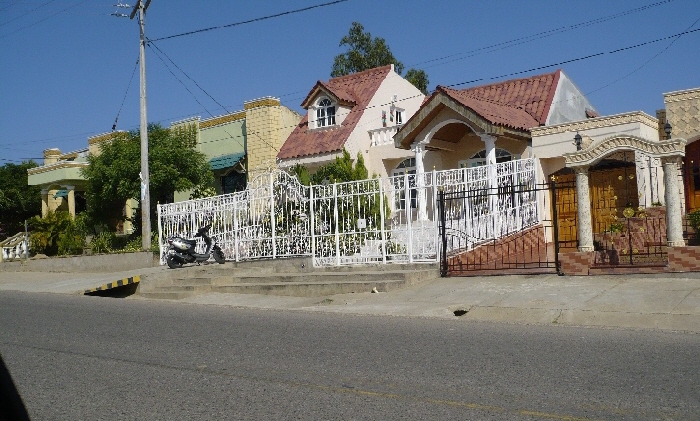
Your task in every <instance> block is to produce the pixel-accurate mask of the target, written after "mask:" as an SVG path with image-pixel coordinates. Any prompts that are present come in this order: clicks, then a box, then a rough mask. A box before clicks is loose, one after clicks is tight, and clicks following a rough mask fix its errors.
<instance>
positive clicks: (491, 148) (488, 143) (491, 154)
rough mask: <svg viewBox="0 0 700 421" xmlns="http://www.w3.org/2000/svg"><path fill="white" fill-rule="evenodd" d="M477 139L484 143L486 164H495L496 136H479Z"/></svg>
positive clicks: (483, 134)
mask: <svg viewBox="0 0 700 421" xmlns="http://www.w3.org/2000/svg"><path fill="white" fill-rule="evenodd" d="M479 137H480V138H481V140H483V141H484V146H485V149H486V164H487V165H490V164H495V163H496V136H492V135H490V134H485V133H482V134H479Z"/></svg>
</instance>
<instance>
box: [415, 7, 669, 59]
mask: <svg viewBox="0 0 700 421" xmlns="http://www.w3.org/2000/svg"><path fill="white" fill-rule="evenodd" d="M672 1H674V0H664V1H660V2H657V3H652V4H648V5H646V6H642V7H637V8H635V9H630V10H627V11H624V12H620V13H617V14H614V15H610V16H604V17H599V18H596V19H592V20H588V21H585V22H580V23H576V24H573V25H569V26H562V27H559V28H555V29H549V30H547V31H543V32H538V33H536V34H532V35H527V36H524V37H520V38H515V39H512V40H509V41H504V42H500V43H497V44H492V45H489V46H486V47H480V48H476V49H474V50H471V51H467V52H464V53H456V54H450V55H447V56H444V57H440V58H436V59H432V60H426V61H423V62H419V63H416V64H412V65H411V66H410V67H415V66H418V65H421V64H426V63H432V62H436V61H441V60H446V59H448V58H452V57H457V56H462V55H464V54H467V55H466V56H464V57H459V58H456V59H454V60H450V61H446V62H443V63H437V64H433V65H430V66H424V67H423V68H424V69H428V68H431V67H435V66H441V65H443V64H448V63H453V62H455V61H459V60H464V59H466V58H470V57H474V56H477V55H480V54H486V53H491V52H494V51H500V50H504V49H506V48H510V47H514V46H517V45H521V44H525V43H528V42H532V41H535V40H538V39H542V38H546V37H550V36H553V35H556V34H560V33H563V32H568V31H571V30H574V29H577V28H580V27H585V26H590V25H595V24H598V23H603V22H607V21H609V20H613V19H617V18H620V17H624V16H627V15H630V14H633V13H637V12H641V11H644V10H647V9H650V8H653V7H657V6H661V5H663V4H667V3H670V2H672ZM499 47H500V48H499Z"/></svg>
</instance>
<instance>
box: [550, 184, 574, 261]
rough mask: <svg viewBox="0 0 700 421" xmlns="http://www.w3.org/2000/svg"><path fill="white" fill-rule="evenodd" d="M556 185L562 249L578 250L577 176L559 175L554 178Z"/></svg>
mask: <svg viewBox="0 0 700 421" xmlns="http://www.w3.org/2000/svg"><path fill="white" fill-rule="evenodd" d="M553 181H554V182H555V183H556V203H555V206H556V207H557V209H556V210H557V221H556V223H557V233H558V234H557V239H558V240H559V247H561V248H576V247H577V240H578V232H577V231H576V229H577V228H576V220H577V216H578V208H577V203H576V176H575V175H574V174H558V175H555V176H554V180H553Z"/></svg>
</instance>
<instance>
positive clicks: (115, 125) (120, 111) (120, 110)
mask: <svg viewBox="0 0 700 421" xmlns="http://www.w3.org/2000/svg"><path fill="white" fill-rule="evenodd" d="M138 67H139V59H138V58H137V59H136V64H135V65H134V70H133V71H132V72H131V79H129V84H128V85H127V87H126V92H124V98H123V99H122V104H121V105H120V106H119V111H117V117H116V118H115V119H114V124H112V131H115V130H116V129H117V122H118V121H119V115H120V114H121V113H122V108H123V107H124V101H126V95H127V94H128V93H129V88H131V82H133V81H134V75H135V74H136V69H137V68H138Z"/></svg>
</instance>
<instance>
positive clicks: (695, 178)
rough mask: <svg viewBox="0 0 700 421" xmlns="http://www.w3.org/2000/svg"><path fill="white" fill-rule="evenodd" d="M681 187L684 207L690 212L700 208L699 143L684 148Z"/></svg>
mask: <svg viewBox="0 0 700 421" xmlns="http://www.w3.org/2000/svg"><path fill="white" fill-rule="evenodd" d="M683 187H684V189H685V207H686V211H688V212H690V211H692V210H695V209H699V208H700V141H695V142H693V143H691V144H689V145H687V146H686V147H685V157H684V158H683Z"/></svg>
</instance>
